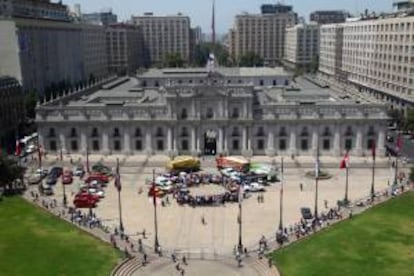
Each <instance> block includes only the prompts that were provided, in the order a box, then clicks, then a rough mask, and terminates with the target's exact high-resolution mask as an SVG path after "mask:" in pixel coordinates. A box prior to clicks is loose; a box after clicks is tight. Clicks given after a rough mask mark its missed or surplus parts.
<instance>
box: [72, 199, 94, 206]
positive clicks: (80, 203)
mask: <svg viewBox="0 0 414 276" xmlns="http://www.w3.org/2000/svg"><path fill="white" fill-rule="evenodd" d="M73 204H74V205H75V207H76V208H95V207H96V201H95V200H94V199H92V198H90V197H85V196H80V197H75V199H74V200H73Z"/></svg>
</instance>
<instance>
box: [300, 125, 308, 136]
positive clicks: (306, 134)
mask: <svg viewBox="0 0 414 276" xmlns="http://www.w3.org/2000/svg"><path fill="white" fill-rule="evenodd" d="M300 136H302V137H307V136H309V132H308V127H306V126H305V127H303V128H302V132H301V133H300Z"/></svg>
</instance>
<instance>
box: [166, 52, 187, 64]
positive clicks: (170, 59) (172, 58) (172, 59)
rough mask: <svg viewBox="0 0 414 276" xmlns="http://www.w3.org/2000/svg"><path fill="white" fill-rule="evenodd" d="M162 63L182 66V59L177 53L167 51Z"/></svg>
mask: <svg viewBox="0 0 414 276" xmlns="http://www.w3.org/2000/svg"><path fill="white" fill-rule="evenodd" d="M164 65H165V66H167V67H183V66H184V60H183V59H182V57H181V55H180V54H179V53H169V54H167V55H166V56H165V60H164Z"/></svg>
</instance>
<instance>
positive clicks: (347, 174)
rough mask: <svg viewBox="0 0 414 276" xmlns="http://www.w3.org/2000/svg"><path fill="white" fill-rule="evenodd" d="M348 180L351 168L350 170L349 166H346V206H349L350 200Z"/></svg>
mask: <svg viewBox="0 0 414 276" xmlns="http://www.w3.org/2000/svg"><path fill="white" fill-rule="evenodd" d="M348 179H349V168H348V165H346V168H345V198H344V203H345V204H348V202H349V198H348V190H349V187H348V186H349V185H348Z"/></svg>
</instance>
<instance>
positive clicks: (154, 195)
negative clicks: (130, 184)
mask: <svg viewBox="0 0 414 276" xmlns="http://www.w3.org/2000/svg"><path fill="white" fill-rule="evenodd" d="M152 187H153V190H152V192H153V196H152V197H153V203H154V229H155V241H154V251H155V253H159V252H158V247H159V246H160V244H159V242H158V220H157V202H156V194H155V169H153V170H152Z"/></svg>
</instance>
